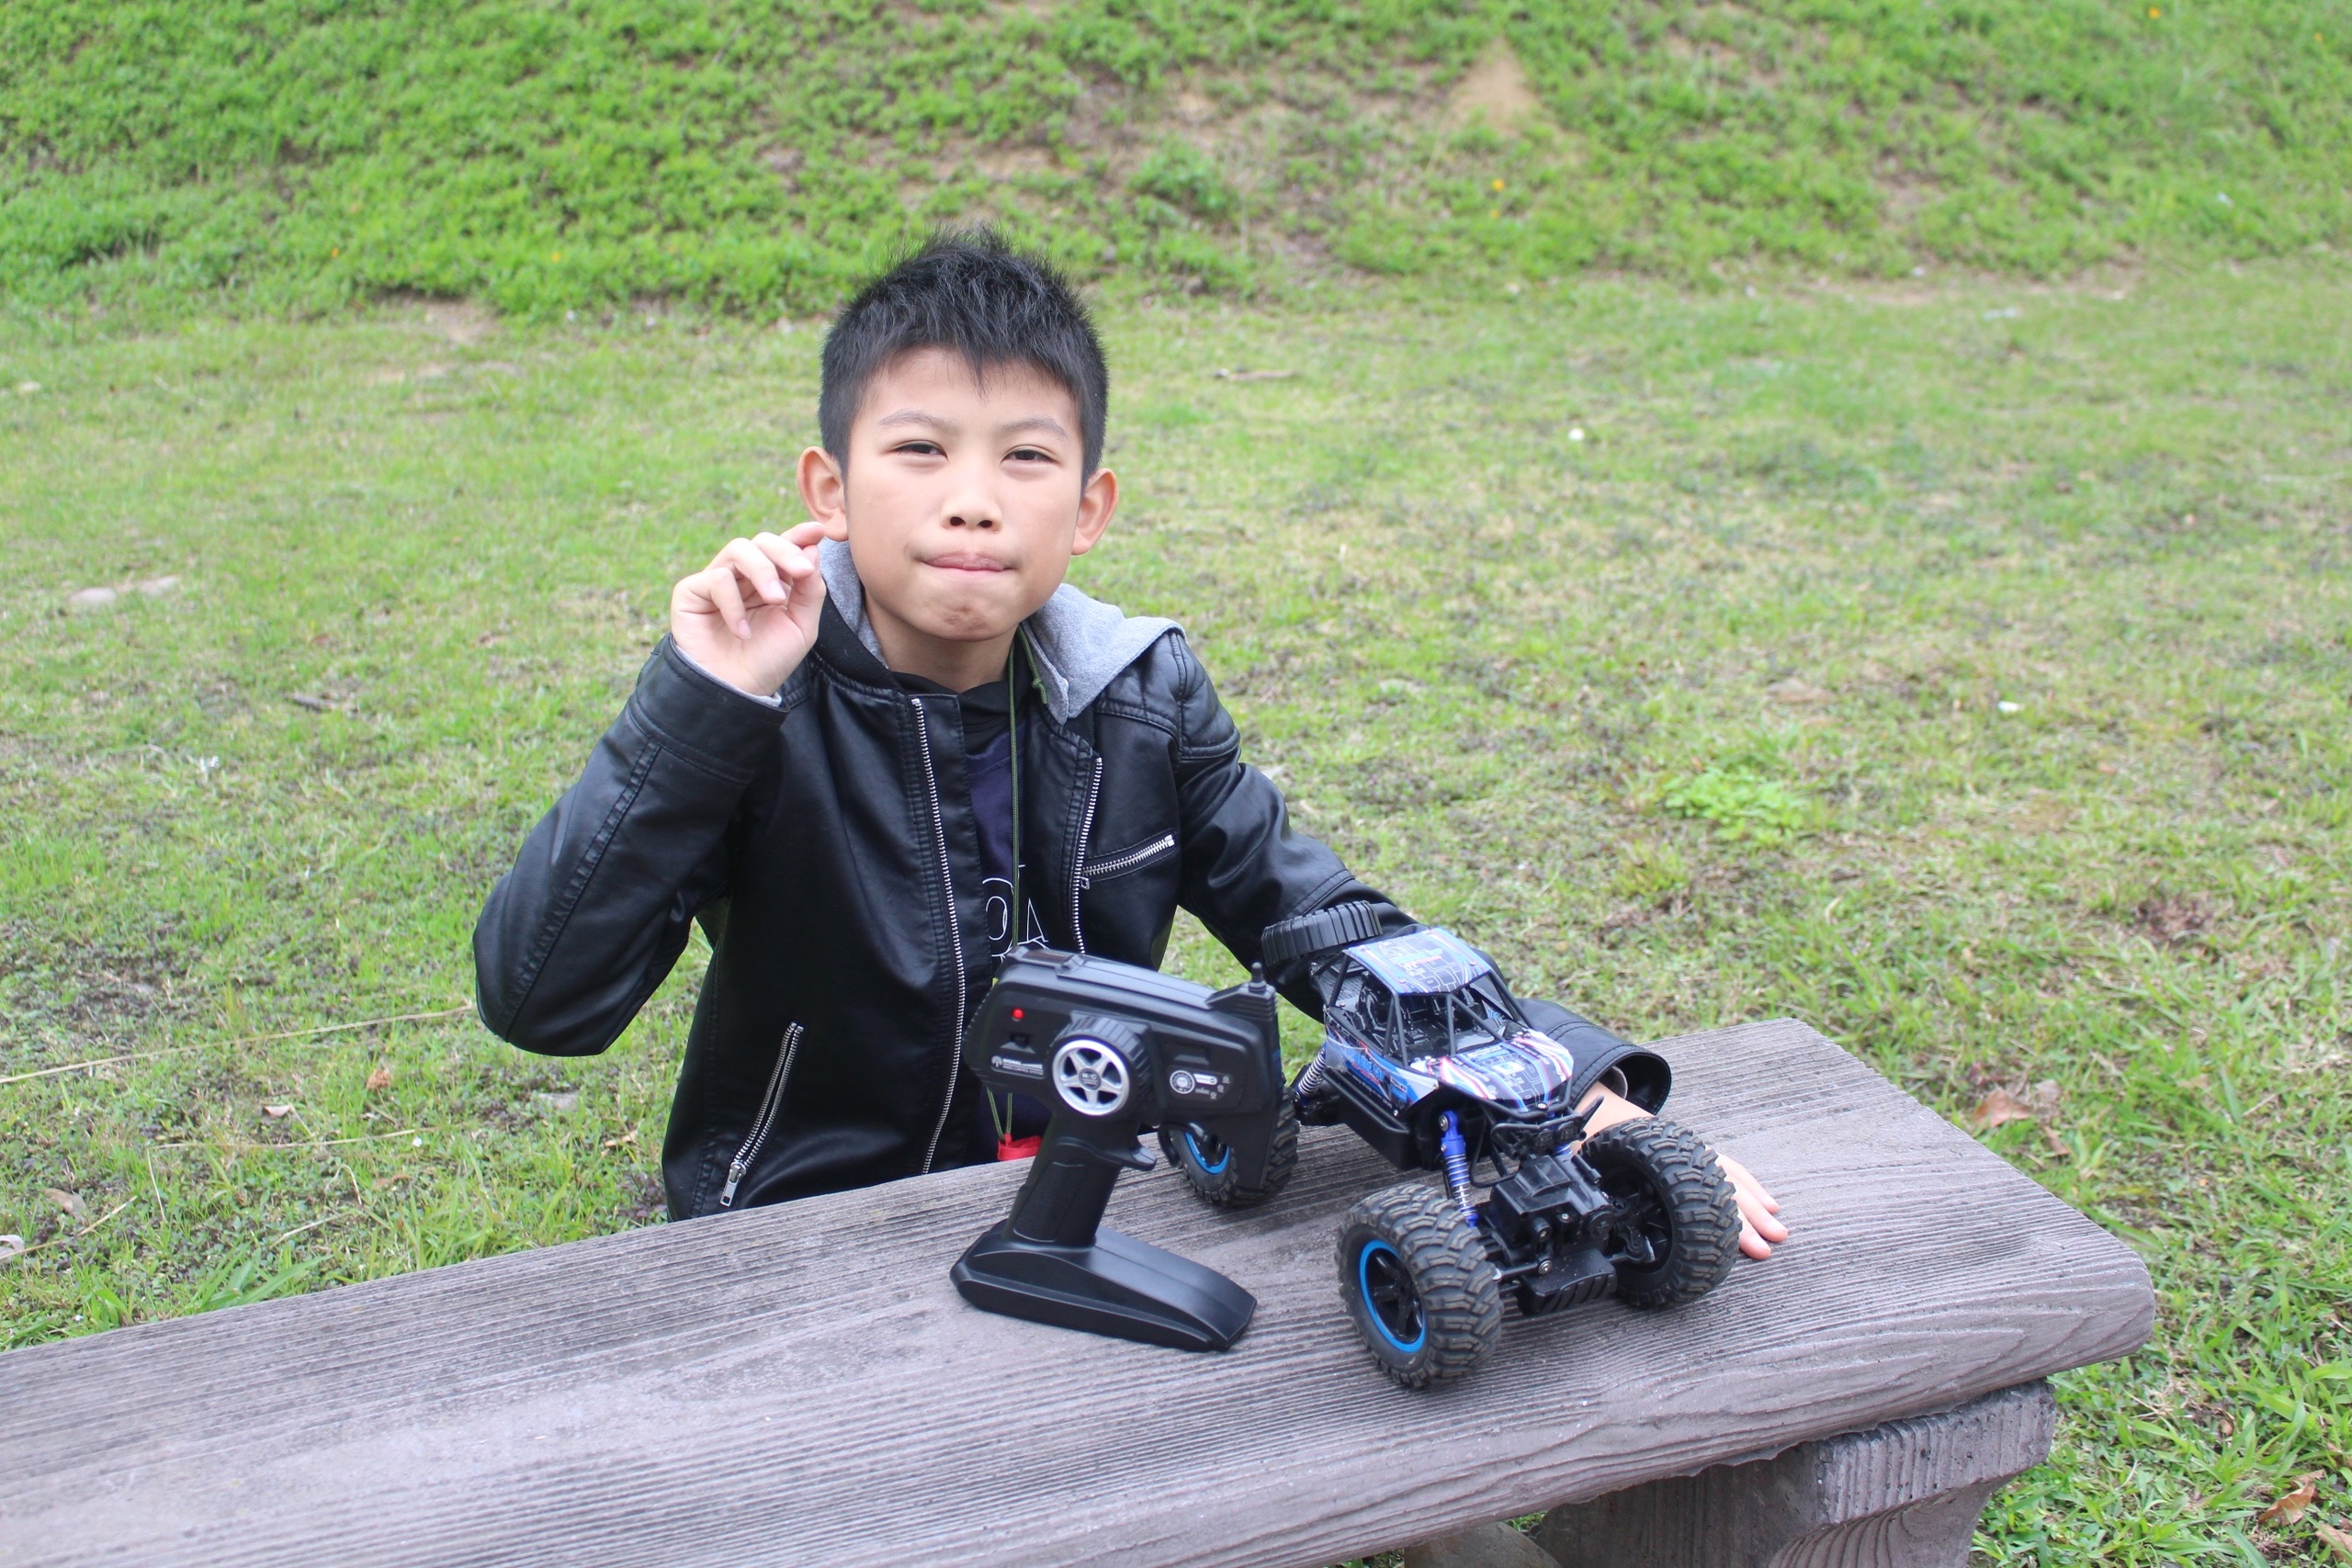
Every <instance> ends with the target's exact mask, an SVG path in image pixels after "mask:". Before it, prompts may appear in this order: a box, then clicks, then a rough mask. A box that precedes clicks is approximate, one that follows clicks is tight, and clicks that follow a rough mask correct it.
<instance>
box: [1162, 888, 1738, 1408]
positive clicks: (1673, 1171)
mask: <svg viewBox="0 0 2352 1568" xmlns="http://www.w3.org/2000/svg"><path fill="white" fill-rule="evenodd" d="M1262 948H1263V952H1264V961H1265V963H1266V964H1270V965H1279V964H1285V963H1290V962H1293V961H1295V960H1299V959H1305V960H1306V961H1307V963H1308V965H1309V973H1310V974H1311V975H1312V976H1313V980H1314V985H1315V987H1316V990H1317V993H1318V994H1319V995H1320V996H1321V998H1322V999H1323V1014H1324V1030H1325V1032H1324V1037H1323V1045H1322V1049H1321V1051H1320V1052H1319V1053H1318V1054H1317V1055H1316V1057H1315V1059H1314V1060H1313V1061H1312V1062H1310V1063H1308V1064H1307V1066H1306V1068H1305V1069H1304V1070H1303V1071H1302V1072H1301V1073H1300V1074H1299V1076H1298V1078H1297V1081H1296V1082H1295V1084H1294V1085H1292V1087H1291V1092H1290V1093H1289V1094H1288V1095H1287V1096H1284V1097H1283V1098H1282V1099H1281V1100H1280V1101H1279V1102H1278V1103H1277V1105H1276V1106H1275V1108H1274V1111H1273V1115H1274V1117H1275V1126H1274V1129H1273V1134H1272V1138H1271V1140H1270V1141H1268V1142H1266V1143H1265V1144H1263V1145H1261V1146H1262V1147H1263V1148H1264V1151H1265V1152H1264V1155H1263V1156H1261V1152H1260V1146H1253V1147H1251V1148H1250V1149H1249V1150H1248V1151H1246V1154H1247V1156H1250V1157H1246V1158H1242V1157H1237V1151H1236V1150H1235V1149H1234V1148H1232V1147H1231V1146H1230V1145H1228V1144H1227V1142H1225V1141H1224V1140H1223V1139H1221V1138H1220V1137H1218V1136H1217V1135H1216V1130H1214V1129H1212V1128H1211V1127H1209V1126H1208V1125H1206V1124H1205V1123H1199V1124H1187V1123H1184V1122H1174V1121H1163V1122H1162V1123H1161V1126H1160V1130H1159V1138H1160V1145H1161V1147H1162V1148H1163V1149H1164V1150H1165V1151H1166V1152H1167V1154H1168V1156H1169V1157H1170V1159H1172V1160H1173V1161H1175V1163H1176V1164H1177V1165H1178V1167H1179V1168H1181V1169H1182V1171H1183V1172H1184V1174H1185V1176H1186V1177H1187V1178H1188V1179H1190V1180H1191V1182H1192V1185H1193V1190H1195V1191H1197V1192H1198V1193H1199V1194H1200V1195H1201V1196H1202V1197H1203V1198H1204V1199H1206V1200H1207V1201H1210V1202H1212V1203H1216V1204H1220V1205H1225V1206H1230V1207H1242V1206H1247V1205H1250V1204H1253V1203H1257V1202H1261V1201H1264V1200H1265V1199H1267V1198H1269V1197H1272V1195H1273V1194H1274V1193H1275V1192H1276V1191H1278V1190H1280V1189H1281V1187H1282V1185H1283V1183H1284V1182H1285V1181H1286V1180H1287V1179H1288V1178H1289V1175H1290V1173H1291V1171H1292V1169H1293V1168H1295V1165H1296V1162H1297V1147H1298V1132H1297V1127H1298V1123H1299V1122H1306V1123H1310V1124H1328V1123H1331V1122H1346V1123H1347V1124H1348V1125H1349V1126H1351V1127H1353V1128H1354V1129H1355V1130H1356V1131H1357V1133H1359V1134H1362V1135H1363V1139H1364V1141H1365V1142H1366V1143H1368V1144H1370V1145H1372V1146H1373V1147H1374V1149H1376V1150H1378V1151H1379V1152H1380V1154H1381V1155H1382V1156H1385V1158H1386V1159H1387V1160H1388V1162H1389V1163H1390V1164H1391V1165H1394V1166H1395V1167H1397V1168H1398V1169H1400V1170H1434V1171H1441V1172H1442V1173H1443V1176H1444V1190H1443V1191H1442V1192H1440V1191H1437V1190H1432V1189H1431V1188H1430V1187H1429V1186H1428V1185H1427V1184H1425V1183H1422V1182H1405V1183H1402V1184H1400V1185H1397V1186H1394V1187H1389V1188H1385V1189H1384V1190H1381V1191H1378V1192H1375V1193H1374V1194H1372V1195H1371V1196H1370V1197H1368V1198H1366V1199H1364V1200H1363V1201H1361V1202H1359V1203H1358V1204H1356V1205H1355V1207H1354V1208H1353V1209H1351V1210H1350V1211H1349V1213H1348V1214H1347V1217H1346V1219H1345V1220H1344V1221H1343V1222H1342V1224H1341V1226H1340V1245H1339V1272H1340V1295H1341V1298H1342V1299H1343V1300H1344V1301H1345V1303H1347V1308H1348V1312H1349V1314H1350V1315H1351V1317H1352V1318H1353V1319H1354V1321H1355V1324H1356V1327H1357V1329H1358V1331H1359V1332H1361V1333H1362V1335H1363V1340H1364V1343H1365V1345H1366V1346H1367V1347H1369V1348H1370V1349H1371V1351H1372V1354H1373V1356H1374V1359H1377V1360H1378V1361H1379V1363H1380V1365H1381V1366H1382V1367H1383V1368H1384V1369H1385V1371H1387V1373H1388V1375H1389V1376H1391V1377H1393V1378H1395V1379H1396V1380H1397V1382H1400V1383H1403V1384H1405V1385H1406V1386H1407V1387H1410V1388H1418V1387H1421V1386H1423V1385H1424V1384H1427V1383H1430V1382H1435V1381H1437V1380H1439V1379H1442V1378H1453V1377H1459V1376H1461V1375H1463V1374H1464V1373H1465V1372H1468V1371H1471V1370H1472V1369H1474V1368H1476V1366H1477V1365H1478V1364H1479V1363H1480V1362H1481V1361H1482V1360H1483V1359H1485V1358H1486V1356H1487V1354H1488V1352H1490V1351H1491V1350H1492V1349H1493V1348H1494V1346H1495V1341H1496V1339H1497V1338H1498V1336H1499V1335H1500V1333H1501V1326H1502V1293H1503V1291H1504V1289H1505V1287H1509V1288H1510V1292H1511V1293H1512V1295H1513V1296H1514V1297H1515V1299H1516V1300H1517V1301H1518V1303H1519V1308H1520V1311H1521V1313H1523V1314H1529V1315H1534V1314H1542V1313H1547V1312H1555V1311H1557V1310H1558V1309H1560V1308H1562V1307H1565V1306H1569V1305H1572V1304H1574V1303H1578V1302H1585V1301H1590V1300H1592V1299H1594V1298H1595V1297H1598V1296H1602V1295H1606V1294H1609V1293H1611V1292H1614V1293H1615V1294H1616V1295H1617V1296H1618V1297H1619V1298H1620V1299H1622V1300H1623V1301H1624V1302H1625V1303H1627V1304H1629V1305H1632V1306H1636V1307H1667V1306H1674V1305H1677V1304H1679V1303H1684V1302H1690V1301H1695V1300H1696V1299H1698V1298H1699V1297H1701V1296H1703V1295H1705V1294H1706V1293H1707V1292H1709V1291H1711V1290H1713V1289H1714V1287H1715V1286H1716V1284H1717V1283H1718V1282H1720V1281H1721V1280H1723V1278H1724V1275H1725V1274H1726V1273H1727V1272H1728V1271H1729V1270H1730V1269H1731V1265H1732V1260H1733V1258H1735V1257H1736V1254H1737V1250H1738V1243H1739V1226H1740V1221H1739V1210H1738V1206H1737V1203H1736V1201H1735V1199H1734V1197H1733V1194H1732V1190H1731V1186H1730V1184H1729V1183H1728V1182H1727V1181H1726V1180H1725V1179H1724V1176H1723V1173H1722V1171H1721V1170H1720V1169H1719V1168H1718V1167H1717V1165H1716V1163H1715V1158H1714V1156H1713V1154H1712V1153H1711V1152H1710V1151H1709V1150H1708V1148H1707V1147H1706V1145H1704V1144H1702V1143H1701V1142H1700V1141H1699V1139H1698V1138H1696V1137H1694V1136H1693V1135H1692V1134H1690V1133H1688V1132H1686V1131H1684V1130H1683V1129H1681V1128H1679V1127H1677V1126H1675V1125H1674V1124H1672V1123H1671V1122H1665V1121H1662V1120H1658V1119H1657V1118H1655V1117H1648V1118H1641V1119H1637V1120H1634V1121H1627V1122H1619V1123H1617V1124H1616V1125H1614V1126H1611V1127H1609V1128H1606V1129H1605V1130H1603V1131H1602V1132H1600V1133H1599V1134H1594V1135H1593V1136H1591V1137H1589V1138H1587V1137H1586V1136H1585V1124H1586V1120H1587V1118H1586V1115H1585V1114H1584V1113H1582V1112H1579V1111H1577V1105H1576V1100H1577V1096H1578V1094H1579V1093H1580V1092H1583V1090H1584V1089H1585V1087H1586V1086H1585V1085H1584V1084H1582V1083H1581V1082H1580V1080H1579V1076H1578V1074H1577V1056H1578V1054H1579V1053H1582V1054H1583V1055H1586V1057H1587V1058H1588V1060H1589V1061H1592V1062H1598V1061H1600V1060H1603V1059H1605V1058H1607V1057H1608V1056H1610V1055H1614V1056H1615V1060H1616V1068H1617V1071H1616V1074H1615V1081H1614V1085H1613V1087H1616V1088H1618V1089H1620V1091H1621V1092H1623V1093H1624V1094H1625V1095H1626V1097H1627V1098H1628V1099H1630V1100H1633V1101H1634V1103H1635V1104H1637V1105H1640V1106H1641V1107H1642V1108H1643V1109H1644V1110H1645V1111H1656V1110H1657V1108H1658V1107H1659V1105H1660V1104H1662V1103H1663V1102H1664V1100H1665V1099H1666V1092H1667V1089H1668V1085H1669V1082H1670V1078H1669V1075H1668V1068H1667V1065H1666V1063H1665V1061H1664V1060H1663V1059H1662V1058H1660V1057H1657V1056H1656V1055H1651V1054H1649V1053H1646V1052H1640V1051H1635V1050H1632V1049H1630V1048H1629V1047H1627V1045H1626V1043H1625V1042H1623V1040H1621V1039H1620V1038H1619V1037H1618V1036H1616V1035H1613V1034H1611V1033H1610V1032H1607V1031H1606V1030H1603V1029H1601V1028H1600V1027H1599V1026H1598V1025H1596V1024H1593V1023H1591V1022H1589V1021H1587V1020H1585V1019H1582V1018H1579V1017H1577V1015H1576V1014H1574V1013H1572V1012H1570V1011H1568V1010H1566V1008H1562V1007H1558V1006H1556V1005H1554V1004H1551V1003H1545V1002H1538V1001H1527V1002H1522V1001H1520V1000H1518V999H1516V998H1513V997H1512V996H1511V994H1510V990H1509V989H1508V988H1507V987H1505V986H1504V984H1503V979H1502V976H1500V975H1499V974H1498V973H1497V972H1496V969H1495V965H1494V964H1493V963H1492V962H1491V961H1490V960H1488V959H1487V956H1486V955H1485V954H1484V953H1480V952H1478V951H1477V950H1476V949H1475V948H1473V947H1471V946H1469V945H1468V944H1467V943H1465V942H1462V941H1461V940H1460V939H1459V938H1457V937H1455V936H1454V935H1453V933H1452V932H1450V931H1444V930H1442V929H1439V928H1436V927H1419V928H1416V929H1413V930H1411V931H1407V932H1404V933H1403V934H1397V935H1389V936H1383V935H1382V934H1381V931H1380V927H1379V923H1378V920H1377V918H1376V917H1375V916H1374V911H1373V910H1372V908H1370V907H1369V906H1366V905H1361V904H1354V905H1340V906H1338V907H1336V908H1329V909H1325V910H1319V911H1317V912H1316V913H1313V914H1309V915H1305V916H1301V917H1299V918H1298V919H1292V920H1286V921H1283V923H1282V924H1280V925H1276V926H1273V927H1271V928H1269V929H1268V931H1266V933H1265V937H1264V940H1263V942H1262ZM1589 1076H1590V1075H1589V1074H1588V1075H1587V1077H1589ZM1259 1142H1260V1141H1259V1140H1256V1139H1253V1140H1252V1143H1253V1145H1258V1144H1259ZM1480 1182H1483V1184H1484V1185H1485V1186H1486V1188H1487V1196H1486V1197H1485V1198H1484V1199H1483V1200H1481V1199H1480V1198H1478V1197H1477V1195H1476V1184H1477V1183H1480Z"/></svg>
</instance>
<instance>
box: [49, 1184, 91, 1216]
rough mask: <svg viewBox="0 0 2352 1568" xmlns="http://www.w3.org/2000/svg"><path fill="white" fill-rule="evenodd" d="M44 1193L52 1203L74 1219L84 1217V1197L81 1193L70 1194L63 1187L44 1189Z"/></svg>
mask: <svg viewBox="0 0 2352 1568" xmlns="http://www.w3.org/2000/svg"><path fill="white" fill-rule="evenodd" d="M42 1191H43V1192H44V1193H45V1194H46V1195H47V1197H48V1199H49V1201H51V1202H52V1203H54V1204H56V1205H57V1206H58V1207H59V1208H61V1209H62V1210H64V1211H65V1212H66V1213H69V1214H71V1215H73V1216H74V1218H75V1219H77V1220H78V1219H80V1218H81V1217H82V1195H81V1194H80V1193H79V1192H68V1191H66V1190H64V1189H63V1188H62V1187H49V1188H44V1189H42Z"/></svg>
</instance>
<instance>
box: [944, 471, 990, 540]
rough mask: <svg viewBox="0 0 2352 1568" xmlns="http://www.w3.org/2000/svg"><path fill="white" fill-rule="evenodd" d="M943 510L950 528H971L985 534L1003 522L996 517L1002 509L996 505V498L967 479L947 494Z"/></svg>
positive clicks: (982, 486)
mask: <svg viewBox="0 0 2352 1568" xmlns="http://www.w3.org/2000/svg"><path fill="white" fill-rule="evenodd" d="M1001 510H1002V509H1001V508H1000V507H999V506H998V505H997V503H996V498H995V497H994V495H993V494H991V493H990V491H989V488H988V487H987V486H986V485H980V484H975V483H972V482H970V481H969V480H968V479H967V480H966V482H964V483H962V484H959V485H957V486H956V488H955V489H954V490H952V491H949V492H948V495H947V504H946V506H945V507H944V511H945V513H946V514H947V525H948V526H949V527H950V528H971V529H975V530H978V531H979V532H982V533H985V532H987V531H988V530H989V529H991V528H995V527H998V526H1000V525H1001V524H1002V522H1003V519H1002V518H1001V517H1000V516H999V515H998V513H999V512H1000V511H1001Z"/></svg>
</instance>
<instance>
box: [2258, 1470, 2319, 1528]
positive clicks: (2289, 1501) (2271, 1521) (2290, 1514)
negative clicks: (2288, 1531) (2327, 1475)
mask: <svg viewBox="0 0 2352 1568" xmlns="http://www.w3.org/2000/svg"><path fill="white" fill-rule="evenodd" d="M2318 1500H2319V1472H2317V1471H2313V1472H2312V1473H2311V1474H2309V1475H2299V1476H2297V1477H2296V1478H2295V1489H2294V1490H2293V1491H2291V1492H2286V1493H2282V1494H2280V1495H2279V1497H2278V1501H2276V1502H2274V1503H2272V1504H2271V1505H2270V1506H2268V1507H2267V1508H2265V1509H2263V1510H2262V1512H2260V1513H2258V1514H2256V1515H2255V1516H2254V1522H2255V1523H2256V1524H2258V1525H2277V1524H2288V1525H2291V1524H2293V1523H2294V1522H2295V1521H2296V1520H2297V1519H2300V1518H2301V1517H2303V1510H2304V1509H2305V1508H2308V1507H2310V1506H2312V1504H2313V1503H2314V1502H2317V1501H2318Z"/></svg>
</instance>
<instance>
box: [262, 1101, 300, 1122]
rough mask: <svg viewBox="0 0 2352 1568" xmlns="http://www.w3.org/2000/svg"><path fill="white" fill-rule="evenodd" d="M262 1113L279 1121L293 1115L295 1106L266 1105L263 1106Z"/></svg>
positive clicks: (272, 1119)
mask: <svg viewBox="0 0 2352 1568" xmlns="http://www.w3.org/2000/svg"><path fill="white" fill-rule="evenodd" d="M261 1113H262V1114H263V1115H264V1116H266V1117H268V1118H269V1119H270V1120H271V1121H273V1122H279V1121H283V1120H285V1119H286V1118H287V1117H288V1116H291V1115H293V1114H294V1108H293V1107H292V1106H290V1105H265V1106H263V1107H262V1108H261Z"/></svg>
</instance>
